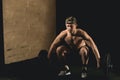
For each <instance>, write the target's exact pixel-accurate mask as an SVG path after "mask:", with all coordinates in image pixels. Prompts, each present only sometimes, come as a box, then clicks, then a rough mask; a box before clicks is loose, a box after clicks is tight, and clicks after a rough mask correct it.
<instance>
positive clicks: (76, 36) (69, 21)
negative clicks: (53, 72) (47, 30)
mask: <svg viewBox="0 0 120 80" xmlns="http://www.w3.org/2000/svg"><path fill="white" fill-rule="evenodd" d="M65 25H66V29H65V30H63V31H61V32H60V34H59V35H58V36H57V37H56V38H55V40H54V41H53V43H52V44H51V46H50V48H49V51H48V59H50V57H51V55H52V53H56V55H57V57H58V59H62V61H63V60H65V56H66V54H69V53H71V52H72V53H73V54H76V52H77V54H79V55H80V56H81V60H82V65H83V73H82V74H81V77H86V76H87V72H86V71H87V64H88V60H89V56H88V54H89V47H90V48H91V49H92V51H93V53H94V55H95V58H96V61H97V68H99V67H100V54H99V51H98V49H97V46H96V44H95V42H94V41H93V39H92V38H91V37H90V36H89V35H88V34H87V32H86V31H84V30H82V29H80V28H77V26H78V25H77V20H76V18H75V17H72V16H71V17H68V18H66V20H65ZM62 66H63V67H64V69H63V68H62V69H63V70H61V71H60V73H59V74H58V75H68V74H71V73H70V71H69V66H68V64H67V63H65V61H63V65H62Z"/></svg>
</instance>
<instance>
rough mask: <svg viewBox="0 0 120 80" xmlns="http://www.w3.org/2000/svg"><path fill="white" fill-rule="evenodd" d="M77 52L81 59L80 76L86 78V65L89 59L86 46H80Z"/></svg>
mask: <svg viewBox="0 0 120 80" xmlns="http://www.w3.org/2000/svg"><path fill="white" fill-rule="evenodd" d="M79 54H80V56H81V59H82V73H81V77H82V78H86V77H87V65H88V61H89V56H88V47H87V46H83V47H81V48H80V50H79Z"/></svg>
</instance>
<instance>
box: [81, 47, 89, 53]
mask: <svg viewBox="0 0 120 80" xmlns="http://www.w3.org/2000/svg"><path fill="white" fill-rule="evenodd" d="M88 52H89V49H88V47H87V46H82V47H81V48H80V49H79V53H80V55H84V54H85V55H88Z"/></svg>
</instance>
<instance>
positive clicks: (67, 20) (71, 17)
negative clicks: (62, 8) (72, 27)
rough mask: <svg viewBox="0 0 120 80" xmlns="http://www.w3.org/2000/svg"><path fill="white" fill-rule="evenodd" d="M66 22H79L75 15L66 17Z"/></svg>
mask: <svg viewBox="0 0 120 80" xmlns="http://www.w3.org/2000/svg"><path fill="white" fill-rule="evenodd" d="M65 24H77V19H76V18H75V17H73V16H70V17H68V18H66V20H65Z"/></svg>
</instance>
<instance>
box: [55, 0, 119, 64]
mask: <svg viewBox="0 0 120 80" xmlns="http://www.w3.org/2000/svg"><path fill="white" fill-rule="evenodd" d="M119 7H120V6H119V4H118V2H116V1H113V0H111V1H106V0H101V1H95V0H94V1H93V0H92V1H91V0H90V1H86V0H57V14H56V15H57V33H59V32H60V31H61V30H63V29H65V26H64V20H65V18H66V17H68V16H75V17H76V18H77V19H78V24H79V27H80V28H83V29H84V30H86V31H87V32H88V33H89V34H90V35H91V36H92V38H93V39H94V41H95V42H96V44H97V46H98V48H99V51H100V53H101V56H102V57H104V56H105V54H106V53H110V54H111V56H112V61H113V63H114V64H115V65H119V63H117V61H118V59H119V56H118V55H119V47H117V46H119V45H120V42H119V41H120V39H119V38H118V37H119V36H118V35H119V34H120V31H119V29H118V28H119V26H120V24H119V21H120V20H119V18H120V15H119V14H120V12H119Z"/></svg>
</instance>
